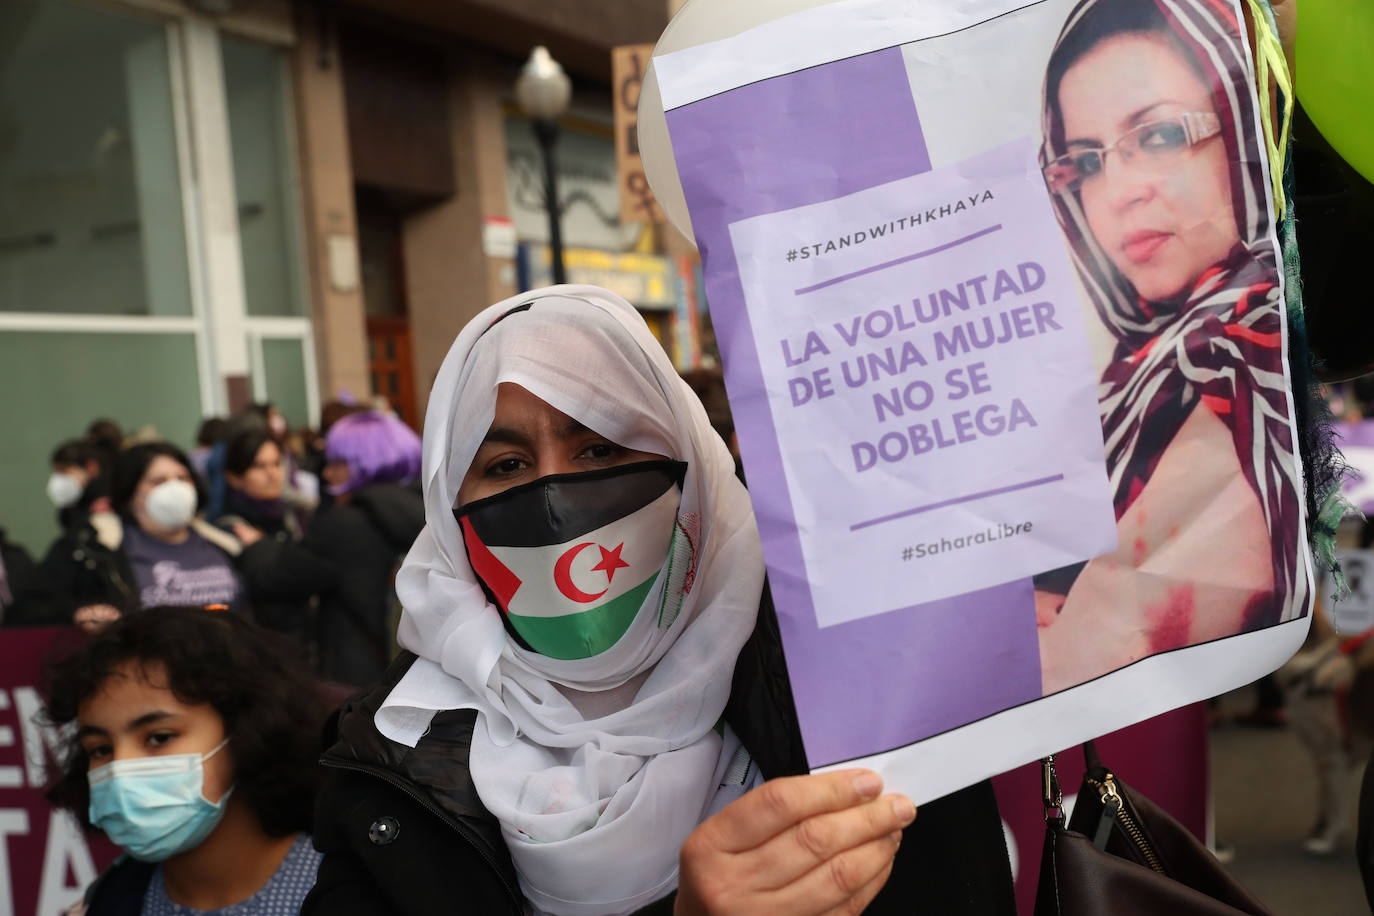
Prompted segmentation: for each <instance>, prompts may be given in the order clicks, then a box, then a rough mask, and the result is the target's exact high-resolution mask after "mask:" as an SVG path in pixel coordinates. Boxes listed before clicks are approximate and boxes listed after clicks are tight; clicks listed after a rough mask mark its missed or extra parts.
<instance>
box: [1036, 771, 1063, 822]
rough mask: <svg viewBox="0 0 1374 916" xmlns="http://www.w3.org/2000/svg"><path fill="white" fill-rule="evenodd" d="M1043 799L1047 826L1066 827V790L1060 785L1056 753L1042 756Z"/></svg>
mask: <svg viewBox="0 0 1374 916" xmlns="http://www.w3.org/2000/svg"><path fill="white" fill-rule="evenodd" d="M1040 783H1041V800H1042V801H1043V802H1044V803H1045V826H1046V827H1048V828H1050V829H1056V828H1057V829H1059V830H1063V829H1064V791H1063V790H1062V789H1061V788H1060V786H1059V771H1058V770H1056V769H1055V767H1054V755H1053V754H1050V755H1049V756H1048V757H1042V758H1040Z"/></svg>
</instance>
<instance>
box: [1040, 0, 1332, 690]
mask: <svg viewBox="0 0 1374 916" xmlns="http://www.w3.org/2000/svg"><path fill="white" fill-rule="evenodd" d="M1242 28H1243V25H1242V23H1240V22H1238V21H1237V17H1236V12H1235V7H1234V6H1233V5H1232V4H1231V3H1230V2H1227V0H1083V2H1081V3H1078V4H1077V5H1076V6H1075V7H1074V8H1073V11H1072V12H1071V13H1070V15H1069V17H1068V19H1067V21H1066V22H1065V24H1064V27H1063V29H1062V31H1061V32H1060V35H1059V39H1058V42H1057V43H1056V45H1055V49H1054V52H1053V54H1052V55H1051V57H1050V62H1049V65H1048V68H1047V71H1046V76H1045V94H1044V106H1043V137H1044V145H1043V147H1042V150H1041V165H1042V167H1043V170H1044V175H1045V182H1046V185H1047V187H1048V188H1049V190H1050V193H1051V196H1052V199H1053V201H1054V205H1055V209H1056V214H1057V216H1058V219H1059V222H1060V225H1061V227H1062V228H1063V231H1064V234H1065V238H1066V241H1067V242H1068V246H1069V248H1070V251H1071V254H1072V256H1073V259H1074V262H1075V264H1076V266H1077V269H1078V273H1079V276H1080V279H1081V280H1082V283H1083V286H1084V288H1085V290H1086V291H1087V293H1088V295H1089V297H1090V299H1091V301H1092V303H1093V305H1094V306H1095V308H1096V311H1097V314H1098V317H1099V319H1100V321H1101V323H1102V325H1103V327H1104V328H1105V330H1106V331H1107V332H1109V334H1110V336H1111V338H1112V340H1113V343H1114V350H1113V352H1112V355H1111V358H1110V361H1109V362H1108V363H1107V366H1106V368H1105V370H1104V371H1103V373H1102V375H1101V378H1100V379H1099V386H1098V399H1099V403H1100V406H1101V415H1102V428H1103V435H1104V440H1105V447H1106V459H1107V471H1108V476H1109V480H1110V484H1111V487H1112V493H1113V500H1114V505H1115V510H1116V517H1117V531H1118V535H1119V545H1118V548H1117V550H1116V551H1115V552H1114V553H1111V554H1108V555H1106V556H1102V557H1098V558H1097V559H1094V560H1092V561H1091V562H1089V563H1087V564H1086V565H1085V566H1082V567H1077V568H1070V569H1068V570H1058V571H1056V572H1054V573H1049V574H1046V575H1044V576H1040V577H1037V578H1036V610H1037V619H1038V623H1039V634H1040V652H1041V668H1042V677H1043V690H1044V693H1046V694H1049V693H1053V692H1055V691H1058V690H1061V689H1064V688H1066V687H1070V686H1073V685H1075V684H1079V683H1083V682H1084V681H1087V680H1090V679H1092V678H1094V677H1097V676H1099V675H1102V674H1105V673H1107V672H1109V671H1113V670H1116V669H1118V668H1121V667H1123V666H1125V665H1127V664H1130V663H1131V662H1134V661H1137V660H1139V659H1141V658H1144V657H1146V656H1149V655H1154V654H1156V653H1160V652H1165V651H1168V650H1171V649H1177V648H1181V647H1183V646H1189V645H1196V644H1198V643H1203V642H1207V641H1210V640H1213V639H1218V638H1221V637H1225V636H1231V635H1235V634H1238V633H1243V632H1247V631H1250V630H1254V629H1259V628H1262V627H1266V626H1271V625H1274V624H1277V623H1280V622H1282V621H1285V620H1288V619H1291V618H1293V617H1297V616H1301V615H1302V614H1303V613H1304V609H1305V607H1306V604H1307V595H1306V592H1307V588H1308V585H1307V582H1306V576H1305V573H1303V572H1302V569H1301V566H1300V562H1301V561H1300V558H1299V555H1298V554H1299V549H1300V547H1299V542H1298V537H1299V531H1300V530H1301V529H1300V525H1301V508H1300V501H1299V494H1300V492H1301V485H1300V482H1299V479H1298V474H1299V470H1298V467H1297V460H1296V458H1295V456H1294V442H1293V438H1292V436H1291V434H1290V431H1289V423H1288V416H1289V410H1290V406H1289V399H1288V395H1287V392H1286V389H1285V383H1284V366H1283V354H1284V351H1283V340H1284V337H1283V327H1282V324H1283V314H1282V298H1281V295H1280V281H1279V271H1278V265H1277V261H1276V253H1275V245H1274V242H1273V240H1272V238H1271V232H1270V230H1271V222H1270V220H1271V213H1270V204H1269V202H1268V198H1267V193H1266V184H1265V181H1266V175H1265V172H1264V168H1263V162H1264V158H1265V157H1264V152H1263V147H1262V139H1261V134H1260V127H1259V125H1258V123H1257V120H1256V118H1257V111H1256V107H1255V104H1254V101H1253V95H1254V89H1253V88H1252V84H1251V77H1250V64H1249V61H1248V57H1247V54H1248V51H1247V47H1246V43H1245V38H1244V37H1243V34H1242Z"/></svg>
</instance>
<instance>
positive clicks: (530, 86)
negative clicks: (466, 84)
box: [515, 45, 572, 284]
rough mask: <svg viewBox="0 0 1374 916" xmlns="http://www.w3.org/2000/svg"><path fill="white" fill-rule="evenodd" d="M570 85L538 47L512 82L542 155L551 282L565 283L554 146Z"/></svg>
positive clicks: (566, 108) (570, 91)
mask: <svg viewBox="0 0 1374 916" xmlns="http://www.w3.org/2000/svg"><path fill="white" fill-rule="evenodd" d="M571 97H572V83H571V81H570V80H569V79H568V75H567V74H566V73H564V72H563V68H562V67H561V66H560V65H559V63H558V61H556V60H554V59H553V57H552V56H551V55H550V54H549V49H548V48H546V47H544V46H543V45H540V46H538V47H536V48H535V49H534V50H533V51H531V52H530V59H529V60H527V61H526V62H525V66H524V67H522V68H521V69H520V76H519V77H518V78H517V79H516V81H515V101H516V102H517V103H518V104H519V105H520V109H521V111H523V112H524V113H525V114H527V115H529V117H530V118H531V119H532V120H533V121H534V136H535V138H536V139H538V141H539V147H540V150H541V151H542V152H543V154H544V204H545V206H546V207H547V209H548V211H549V254H550V256H551V259H552V261H553V282H554V283H555V284H558V283H566V282H568V277H567V274H566V272H565V271H564V269H563V227H562V225H561V220H560V218H559V212H558V210H559V208H558V168H557V165H556V160H555V159H554V145H555V144H556V143H557V142H558V121H557V119H558V117H559V115H561V114H563V112H565V111H567V110H568V101H569V99H570V98H571Z"/></svg>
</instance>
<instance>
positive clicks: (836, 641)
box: [668, 48, 1040, 767]
mask: <svg viewBox="0 0 1374 916" xmlns="http://www.w3.org/2000/svg"><path fill="white" fill-rule="evenodd" d="M668 127H669V131H670V133H671V136H672V141H673V151H674V157H675V158H676V160H677V164H678V171H679V175H680V177H681V180H682V187H683V191H684V193H685V195H686V199H687V204H688V207H689V209H690V211H691V214H692V226H693V229H694V231H695V233H696V238H697V244H698V246H699V247H700V249H701V255H702V259H703V262H704V264H705V266H706V270H705V274H706V293H707V299H708V301H709V302H710V304H711V316H712V320H713V322H714V324H715V328H716V336H717V340H718V341H719V342H720V347H721V357H722V360H723V361H724V364H725V366H724V367H725V380H726V386H727V388H728V390H729V392H730V395H731V398H730V400H731V405H732V409H733V411H734V414H735V421H736V427H737V429H738V430H739V438H740V446H741V449H742V451H743V453H744V459H745V467H746V469H747V471H748V474H749V486H750V491H751V497H752V499H753V502H754V507H755V510H756V512H757V514H758V520H759V532H760V534H761V535H762V538H763V548H764V556H765V558H766V559H767V562H768V570H769V577H770V585H771V588H772V592H773V598H774V602H775V604H776V606H777V609H778V623H779V627H780V628H781V630H782V637H783V644H784V647H785V649H786V652H787V661H788V669H789V672H790V674H791V679H792V692H793V695H794V697H795V698H796V703H797V712H798V717H799V719H800V721H801V729H802V739H803V741H804V742H805V745H806V753H807V760H808V762H809V763H810V764H811V765H812V766H813V767H818V766H824V765H827V764H831V763H838V762H841V761H845V760H851V759H854V758H856V757H862V756H866V755H868V754H873V753H879V752H882V751H886V750H891V749H893V748H897V747H902V746H905V745H908V744H911V743H913V742H915V741H919V740H922V739H924V738H927V737H930V736H932V735H936V734H939V733H940V732H943V731H947V730H949V729H951V728H956V727H958V726H960V725H962V724H964V723H967V722H971V721H975V720H977V719H981V718H983V717H985V716H988V715H991V714H993V713H995V712H999V711H1001V710H1003V709H1007V708H1010V707H1012V706H1016V705H1019V704H1021V703H1024V702H1027V701H1029V700H1035V699H1038V698H1039V697H1040V662H1039V654H1038V647H1039V643H1038V638H1037V635H1036V624H1035V613H1034V602H1033V598H1032V594H1031V586H1030V582H1029V580H1026V581H1022V582H1015V583H1011V584H1008V585H1002V586H998V587H996V588H990V589H985V590H983V591H979V592H974V593H970V594H967V595H961V596H959V597H957V598H950V599H946V600H943V601H938V602H933V603H931V604H927V605H925V606H923V607H921V608H919V609H912V608H908V609H905V610H900V611H893V612H891V613H887V614H882V615H879V616H876V617H869V618H866V619H862V620H856V621H853V622H849V623H844V624H839V625H837V626H832V627H828V628H826V629H825V630H820V629H819V628H818V627H817V625H816V618H815V613H814V611H813V609H812V606H811V596H810V591H809V589H808V587H807V583H806V576H805V566H804V562H803V559H802V551H801V543H800V541H799V539H798V537H797V532H796V525H795V523H794V522H793V519H792V510H791V501H790V499H789V497H788V491H787V483H786V481H785V479H784V477H783V470H782V460H781V456H780V454H779V451H778V442H777V436H776V433H775V431H774V429H773V422H772V417H771V414H770V413H769V409H768V404H767V402H766V401H765V400H764V395H763V374H762V371H761V369H760V367H759V361H758V354H757V353H756V352H755V350H754V348H753V339H754V337H753V334H752V332H751V330H750V326H749V317H748V315H747V313H746V311H745V306H744V291H743V288H742V287H741V285H740V280H739V272H738V269H737V267H736V265H735V259H734V252H733V249H732V246H731V243H730V232H729V225H730V223H732V222H735V221H736V220H740V219H746V218H748V217H752V216H758V215H760V214H763V213H772V212H776V211H779V210H787V209H791V208H793V207H799V206H804V205H806V204H813V203H817V202H820V201H824V200H830V199H832V198H835V197H838V196H841V195H844V194H849V193H852V192H854V191H859V190H862V189H864V188H869V187H873V186H874V185H878V184H882V183H885V182H889V181H896V180H898V179H901V178H907V177H910V176H912V175H916V174H919V173H921V172H926V171H929V170H930V158H929V155H928V153H927V152H926V144H925V138H924V136H923V134H922V132H921V125H920V121H919V119H918V118H917V114H916V107H915V102H914V100H913V98H912V95H911V88H910V85H909V84H908V82H907V75H906V68H905V66H904V64H903V61H902V54H901V51H900V49H896V48H893V49H889V50H885V51H878V52H874V53H872V54H866V55H862V56H859V57H854V58H850V59H848V60H842V61H836V62H834V63H830V64H826V65H824V66H820V67H814V68H811V69H809V70H804V71H800V72H797V73H792V74H788V75H786V76H781V77H777V78H774V79H770V80H765V81H762V82H759V83H754V84H752V85H749V86H744V87H741V88H739V89H735V90H732V91H730V92H726V93H722V94H721V95H717V96H713V97H711V98H708V99H703V100H701V101H699V102H694V103H692V104H690V105H685V106H683V107H681V108H678V109H675V110H673V111H670V112H668ZM874 671H881V672H884V674H883V676H882V677H874V676H873V672H874ZM898 686H899V687H900V689H894V688H897V687H898Z"/></svg>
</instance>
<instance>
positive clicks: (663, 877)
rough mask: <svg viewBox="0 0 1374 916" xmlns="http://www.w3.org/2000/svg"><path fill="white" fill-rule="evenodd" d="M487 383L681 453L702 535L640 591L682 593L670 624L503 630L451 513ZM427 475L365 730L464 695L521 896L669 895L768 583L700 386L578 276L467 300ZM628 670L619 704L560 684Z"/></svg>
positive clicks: (432, 434) (631, 900) (533, 900)
mask: <svg viewBox="0 0 1374 916" xmlns="http://www.w3.org/2000/svg"><path fill="white" fill-rule="evenodd" d="M527 302H533V306H532V307H531V308H529V309H527V310H524V311H521V312H516V313H513V314H510V315H509V316H508V317H504V319H503V316H507V313H509V312H510V311H511V309H513V308H515V307H516V306H519V305H523V304H524V303H527ZM501 382H513V383H515V384H517V385H520V386H521V387H523V388H525V389H526V390H528V391H530V392H531V393H532V394H534V395H536V396H537V397H539V398H541V399H543V400H544V401H546V402H547V403H549V404H550V405H552V406H553V407H555V408H556V409H558V410H560V411H562V412H563V413H565V414H567V415H568V416H570V417H572V418H574V419H576V420H578V421H580V422H582V423H583V424H585V425H586V426H587V427H588V428H589V429H591V430H593V431H594V432H597V433H599V434H601V435H603V436H605V437H606V438H607V439H610V440H611V441H613V442H616V443H618V444H620V445H623V446H626V447H628V448H632V449H636V450H640V451H647V452H655V453H658V454H662V455H666V456H668V457H670V458H674V459H678V460H681V461H685V462H687V474H686V478H685V480H684V482H683V487H682V501H681V506H680V508H679V510H678V511H679V515H678V518H679V522H681V523H682V524H683V526H684V527H685V528H686V530H687V531H688V532H693V529H694V528H695V530H696V531H698V532H699V536H698V537H697V538H696V557H695V562H694V563H693V564H691V565H690V566H689V568H688V569H687V570H686V576H685V577H683V575H682V572H683V567H682V565H681V564H674V566H673V568H675V569H676V570H678V571H679V572H678V574H677V575H675V576H674V581H672V582H669V581H667V580H668V572H667V571H666V570H667V564H666V563H665V571H662V572H660V573H659V577H658V579H657V580H656V582H655V585H654V587H653V588H652V589H651V590H650V593H649V596H648V598H647V599H646V601H645V606H646V607H649V606H652V607H654V608H657V607H658V605H659V602H660V601H661V600H662V598H663V595H664V592H665V590H668V594H669V595H670V596H676V595H678V594H682V604H681V609H680V611H679V612H678V614H677V615H676V617H674V618H671V623H670V624H668V625H666V626H665V627H660V625H659V615H658V614H656V613H643V612H641V613H640V614H639V615H638V617H637V618H636V620H635V622H634V623H633V624H632V625H631V627H630V629H629V631H628V632H627V633H626V634H625V636H624V637H623V638H622V639H621V640H620V641H619V642H618V643H616V644H615V645H614V646H612V647H611V648H610V649H608V650H607V651H605V652H603V653H601V654H599V655H596V656H593V657H591V658H588V659H574V660H556V659H551V658H548V657H545V656H543V655H539V654H537V653H534V652H531V651H528V650H525V649H522V648H521V647H520V646H518V645H517V644H516V643H514V642H512V641H511V640H510V639H508V638H507V635H506V631H505V628H504V627H503V626H502V623H501V620H500V612H499V610H498V609H497V608H496V607H495V606H494V605H492V604H490V603H489V602H488V601H487V598H486V595H485V593H484V592H483V590H482V588H481V586H480V584H479V583H478V581H477V579H476V577H475V576H474V574H473V572H472V568H471V566H470V565H469V564H468V560H467V554H466V552H465V551H464V548H463V540H462V535H461V533H460V531H459V528H458V525H457V523H456V522H455V521H454V518H453V513H452V509H453V506H454V504H455V501H456V499H457V496H458V488H459V485H460V484H461V483H462V480H463V476H464V474H465V473H466V472H467V469H468V467H469V465H470V464H471V463H472V459H473V457H474V456H475V455H476V452H477V448H478V446H479V444H480V443H481V441H482V438H483V437H484V436H485V435H486V432H487V429H488V428H489V427H490V426H491V422H492V418H493V415H494V412H495V402H496V390H497V385H498V384H500V383H501ZM423 482H424V494H425V520H426V524H425V528H424V530H423V531H422V532H421V533H420V536H419V538H418V539H417V540H416V542H415V545H414V546H413V547H412V548H411V550H410V553H409V555H408V556H407V557H406V560H405V563H404V564H403V565H402V567H401V570H400V572H399V574H398V575H397V577H396V591H397V593H398V595H399V596H400V599H401V602H402V604H403V606H404V612H403V614H402V617H401V624H400V629H399V633H398V638H399V641H400V644H401V645H402V646H404V647H405V648H407V649H409V650H411V651H412V652H414V653H416V654H417V655H418V656H420V658H419V660H417V661H416V663H415V664H414V665H413V666H412V667H411V669H410V671H409V672H407V674H406V675H405V677H403V678H402V679H401V681H400V682H399V683H398V684H397V685H396V687H395V689H394V690H393V691H392V692H391V694H390V696H389V697H388V698H387V700H386V702H385V703H383V705H382V707H381V709H380V710H378V712H377V716H376V724H377V727H378V729H379V730H380V731H381V732H382V733H383V734H384V735H386V736H387V737H389V738H392V739H393V740H395V741H398V742H401V743H403V744H407V745H410V746H414V745H415V743H416V742H417V741H418V740H419V739H420V737H421V736H422V735H423V734H424V732H425V730H426V729H427V728H428V725H429V721H430V719H431V718H432V717H433V715H434V714H435V712H437V711H439V710H444V709H460V708H470V709H475V710H477V712H478V717H477V719H478V726H477V728H476V730H475V731H474V734H473V744H472V751H471V757H470V767H471V772H472V778H473V781H474V783H475V784H476V787H477V792H478V794H479V795H480V796H481V798H482V802H483V804H485V805H486V806H487V808H488V809H489V810H490V811H491V812H492V814H494V815H495V816H496V817H497V818H498V819H499V820H500V822H501V827H502V833H503V835H504V838H505V841H506V845H507V847H508V848H509V849H510V852H511V857H512V859H513V861H514V863H515V867H516V871H517V873H518V874H519V877H520V884H521V889H522V890H523V891H524V894H525V897H526V900H527V901H528V903H529V904H530V905H531V906H532V907H533V908H534V910H535V911H537V912H548V913H558V914H587V916H591V914H615V913H628V912H632V911H633V910H635V909H638V908H639V907H641V906H644V905H645V904H647V903H649V902H652V901H653V900H656V899H658V898H660V897H662V896H664V895H665V894H667V893H668V892H670V891H671V890H673V889H674V888H675V887H676V886H677V858H678V851H679V848H680V846H681V844H682V841H683V840H684V839H685V838H686V836H687V834H688V833H689V832H691V830H692V829H693V828H694V827H696V825H697V824H698V823H700V822H701V821H702V820H703V819H704V818H705V817H707V816H709V815H710V814H711V813H712V812H713V811H714V810H716V809H717V808H718V807H720V806H721V805H722V804H723V803H724V801H726V800H728V799H722V798H721V797H720V796H721V793H720V792H719V791H718V789H719V787H720V786H721V785H722V776H723V774H724V773H725V770H726V769H727V767H728V766H729V764H730V763H731V760H732V758H733V757H734V756H735V753H736V751H737V750H738V741H737V740H735V739H734V738H733V736H732V735H730V734H729V732H728V731H726V732H725V737H724V739H722V736H721V734H720V733H718V732H717V731H715V726H716V725H717V724H718V723H719V722H720V720H721V716H722V714H723V712H724V710H725V704H726V700H727V699H728V698H729V693H730V682H731V675H732V673H733V671H734V666H735V659H736V657H737V656H738V654H739V651H740V648H741V647H742V646H743V645H744V642H745V640H747V639H748V637H749V634H750V633H751V632H752V631H753V628H754V621H755V618H756V616H757V613H758V603H759V595H760V592H761V590H762V584H763V557H762V551H761V548H760V546H759V536H758V531H757V528H756V526H755V522H754V515H753V511H752V509H751V508H750V505H749V498H748V495H747V493H746V491H745V489H744V487H743V485H742V484H741V483H740V482H739V481H738V479H737V478H736V477H735V465H734V461H733V460H732V458H731V456H730V453H729V451H728V449H727V448H726V447H725V444H724V443H723V442H722V441H721V439H720V437H719V436H718V435H716V433H715V432H714V431H713V430H712V428H711V425H710V423H709V422H708V421H707V418H706V412H705V410H704V409H703V407H702V406H701V402H700V401H699V400H698V399H697V398H696V396H695V395H694V394H693V393H692V391H691V389H690V388H689V387H688V386H687V384H686V383H685V382H683V381H682V379H681V378H680V377H679V376H678V375H677V373H676V372H675V371H674V369H673V367H672V365H671V363H670V362H669V361H668V358H667V356H666V355H665V354H664V352H663V349H662V347H661V346H659V344H658V342H657V341H656V340H655V339H654V337H653V335H652V334H651V333H650V331H649V329H648V327H647V326H646V325H645V323H644V320H643V318H641V317H640V315H639V313H638V312H636V311H635V309H634V307H633V306H631V305H630V304H629V303H627V302H625V301H624V300H623V299H620V298H619V297H617V296H615V295H613V294H612V293H609V292H607V291H606V290H603V289H599V288H596V287H590V286H557V287H551V288H549V289H544V290H536V291H533V292H529V293H525V294H523V295H520V296H516V297H513V298H511V299H507V300H506V301H504V302H500V303H497V304H496V305H493V306H492V307H491V308H489V309H487V310H485V311H484V312H482V313H481V314H479V315H478V316H477V317H476V318H474V319H473V320H472V321H471V322H470V323H469V324H468V325H467V327H465V328H464V329H463V331H462V332H461V333H460V334H459V335H458V339H457V341H455V342H454V344H453V347H452V349H450V350H449V353H448V356H447V357H446V358H445V360H444V364H443V366H442V367H441V368H440V370H439V375H438V377H437V378H436V379H435V382H434V390H433V392H432V394H431V396H430V401H429V409H428V412H427V414H426V417H425V435H424V471H423ZM665 560H666V557H665ZM668 619H670V618H668V617H666V616H665V618H664V620H665V621H667V620H668ZM640 675H645V678H644V680H643V683H642V685H641V686H639V688H638V691H637V692H636V693H635V694H634V696H633V700H632V701H629V700H628V698H626V699H625V700H624V701H622V702H621V703H617V704H613V705H614V706H617V707H619V708H618V710H617V711H612V712H610V713H609V714H607V715H602V716H599V717H593V718H584V716H583V715H582V714H581V713H580V712H579V711H578V710H577V709H576V708H575V707H574V706H573V704H572V703H571V702H569V700H568V699H567V698H566V697H565V695H564V694H563V693H562V692H560V691H559V690H558V689H557V688H556V687H555V686H554V684H555V683H557V684H561V685H563V686H564V687H566V688H571V689H573V690H576V691H583V692H601V691H614V690H616V689H617V688H622V687H623V686H624V685H626V684H627V682H629V681H631V680H632V679H634V678H636V677H637V676H640ZM631 689H633V688H632V687H624V690H626V691H628V690H631ZM626 703H628V705H626ZM746 788H747V786H746ZM736 794H737V793H736Z"/></svg>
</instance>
